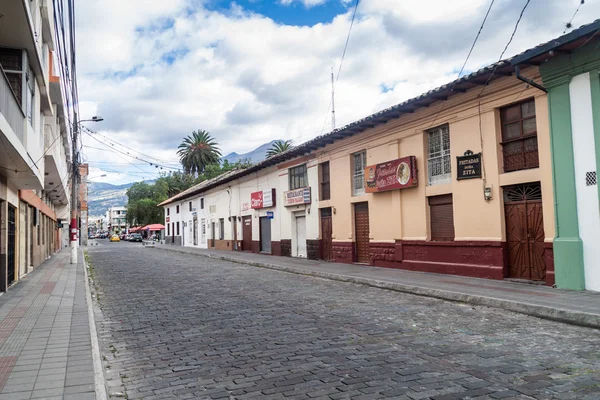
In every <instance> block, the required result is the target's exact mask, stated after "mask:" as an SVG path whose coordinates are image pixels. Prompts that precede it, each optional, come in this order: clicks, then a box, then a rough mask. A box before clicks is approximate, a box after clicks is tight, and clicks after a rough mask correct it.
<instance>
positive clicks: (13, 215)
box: [6, 205, 17, 286]
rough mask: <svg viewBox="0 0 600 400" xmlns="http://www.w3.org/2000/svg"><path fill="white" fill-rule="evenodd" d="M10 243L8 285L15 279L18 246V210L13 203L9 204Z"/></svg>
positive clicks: (7, 255)
mask: <svg viewBox="0 0 600 400" xmlns="http://www.w3.org/2000/svg"><path fill="white" fill-rule="evenodd" d="M7 228H8V232H7V233H8V237H7V239H8V244H7V248H6V261H7V262H6V266H7V280H6V286H8V285H10V284H11V283H13V282H14V281H15V268H16V266H17V265H16V262H15V261H16V260H15V251H16V249H15V247H16V212H15V208H14V207H13V206H11V205H9V206H8V227H7Z"/></svg>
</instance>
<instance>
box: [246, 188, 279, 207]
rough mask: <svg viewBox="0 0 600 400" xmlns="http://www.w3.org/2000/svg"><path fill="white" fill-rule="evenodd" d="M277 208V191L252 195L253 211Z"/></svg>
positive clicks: (253, 193) (251, 204)
mask: <svg viewBox="0 0 600 400" xmlns="http://www.w3.org/2000/svg"><path fill="white" fill-rule="evenodd" d="M274 206H275V189H271V190H262V191H260V192H252V193H250V207H251V208H253V209H259V208H267V207H274Z"/></svg>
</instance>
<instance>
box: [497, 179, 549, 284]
mask: <svg viewBox="0 0 600 400" xmlns="http://www.w3.org/2000/svg"><path fill="white" fill-rule="evenodd" d="M504 214H505V221H506V247H507V256H508V275H509V277H510V278H516V279H526V280H530V281H542V280H544V279H545V278H546V263H545V261H544V252H545V248H544V237H545V235H544V218H543V212H542V189H541V187H540V184H539V183H530V184H525V185H515V186H510V187H506V188H504Z"/></svg>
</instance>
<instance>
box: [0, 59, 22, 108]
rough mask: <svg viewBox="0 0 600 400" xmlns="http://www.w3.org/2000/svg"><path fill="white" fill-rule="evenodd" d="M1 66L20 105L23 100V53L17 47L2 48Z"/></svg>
mask: <svg viewBox="0 0 600 400" xmlns="http://www.w3.org/2000/svg"><path fill="white" fill-rule="evenodd" d="M0 66H1V67H2V69H3V70H4V74H5V75H6V78H7V79H8V83H9V84H10V87H11V89H12V91H13V94H14V95H15V98H16V100H17V102H18V103H19V105H21V104H22V102H23V53H22V51H21V50H17V49H0Z"/></svg>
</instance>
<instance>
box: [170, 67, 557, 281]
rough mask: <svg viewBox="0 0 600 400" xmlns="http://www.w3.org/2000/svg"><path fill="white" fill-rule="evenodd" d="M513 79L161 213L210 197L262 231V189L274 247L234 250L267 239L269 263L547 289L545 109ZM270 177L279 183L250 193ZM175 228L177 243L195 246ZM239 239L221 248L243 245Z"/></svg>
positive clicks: (440, 94) (293, 155)
mask: <svg viewBox="0 0 600 400" xmlns="http://www.w3.org/2000/svg"><path fill="white" fill-rule="evenodd" d="M520 67H521V69H522V70H523V76H521V75H518V76H517V74H516V73H515V70H514V68H515V67H514V66H512V65H511V63H510V61H509V60H505V61H501V62H499V63H497V64H494V65H491V66H488V67H486V68H483V69H481V70H479V71H477V72H474V73H472V74H470V75H468V76H465V77H461V78H459V79H457V80H456V81H454V82H451V83H449V84H447V85H444V86H441V87H439V88H437V89H434V90H432V91H430V92H427V93H425V94H423V95H421V96H418V97H416V98H414V99H411V100H408V101H405V102H403V103H401V104H398V105H396V106H393V107H390V108H389V109H386V110H383V111H380V112H378V113H376V114H374V115H371V116H369V117H366V118H363V119H361V120H359V121H357V122H354V123H352V124H349V125H347V126H345V127H343V128H341V129H338V130H335V131H333V132H332V133H330V134H327V135H323V136H320V137H318V138H316V139H313V140H311V141H309V142H307V143H304V144H302V145H299V146H296V147H295V148H293V149H292V150H290V151H287V152H285V153H282V154H279V155H277V156H274V157H271V158H269V159H267V160H265V161H263V162H261V163H259V164H257V165H255V166H252V167H251V168H248V169H246V170H242V171H239V172H234V173H231V174H227V175H224V176H223V177H219V178H216V179H215V180H214V181H211V182H210V184H200V185H198V186H197V187H194V188H191V189H189V190H188V191H185V192H183V193H181V194H179V195H177V196H174V197H173V198H171V199H169V200H167V201H165V202H164V203H162V204H161V206H164V207H165V208H169V207H171V208H173V207H176V209H179V208H180V207H184V209H185V207H186V205H187V203H186V202H190V204H189V208H190V210H192V209H193V204H192V201H197V200H198V201H201V200H200V199H201V198H202V197H203V196H206V197H207V198H214V202H215V204H213V206H212V207H214V208H215V210H218V209H221V210H229V213H230V214H231V213H233V215H246V214H248V216H247V217H244V218H250V221H251V220H252V217H251V216H252V215H253V216H254V218H255V219H256V220H257V221H256V223H258V222H259V221H258V220H259V218H263V217H264V216H263V215H262V214H261V210H258V211H257V210H251V209H250V207H246V208H244V207H242V205H243V204H246V203H245V202H249V201H250V200H251V194H250V193H242V192H244V190H243V188H244V187H246V186H248V187H252V188H254V189H253V190H255V191H257V190H263V191H264V190H268V191H269V192H271V191H272V193H276V198H277V201H275V202H274V204H273V205H272V206H271V208H270V209H269V210H270V218H272V221H271V222H270V223H269V226H270V228H269V229H268V232H269V237H268V238H267V239H264V238H262V234H261V232H262V229H260V230H259V229H252V230H250V229H247V231H248V232H247V233H248V234H247V235H246V234H245V233H244V235H243V236H244V240H246V236H247V240H248V244H247V245H241V246H238V247H237V249H242V250H251V251H255V252H258V251H259V249H262V248H263V247H264V246H262V245H261V243H262V242H263V241H268V242H269V243H268V246H267V248H268V249H271V250H270V251H269V253H271V254H274V255H284V256H285V255H287V256H293V257H307V258H309V259H317V258H320V259H325V260H331V261H336V262H347V263H364V264H367V265H375V266H383V267H391V268H402V269H410V270H418V271H428V272H439V273H448V274H458V275H468V276H477V277H485V278H493V279H503V278H515V279H523V280H528V281H541V282H545V283H546V284H549V285H552V284H553V283H554V268H553V251H552V240H553V238H554V209H553V204H554V203H553V189H552V173H551V157H550V134H549V124H548V104H547V97H546V93H545V92H544V91H543V90H541V89H539V88H536V86H537V85H536V82H535V81H537V82H539V72H538V68H537V67H534V66H530V65H522V66H520ZM542 89H543V88H542ZM274 166H275V167H276V171H278V172H276V175H277V176H278V177H279V179H276V178H275V175H274V176H273V178H272V179H271V180H268V179H267V181H266V184H265V185H262V186H261V187H260V188H259V187H258V186H259V185H258V183H256V184H252V185H250V183H249V182H247V181H248V179H254V178H252V177H253V176H254V175H252V174H258V173H259V171H260V173H266V172H265V171H267V169H268V170H269V171H271V170H273V167H274ZM273 173H274V174H275V172H273ZM249 185H250V186H249ZM260 193H261V192H259V194H260ZM254 194H255V193H252V195H254ZM290 196H292V200H290ZM211 201H212V200H211ZM219 202H225V203H223V204H218V203H219ZM201 208H202V207H201ZM232 210H233V211H232ZM217 213H218V212H217V211H215V215H216V214H217ZM244 213H246V214H244ZM165 214H166V215H169V213H168V210H166V212H165ZM211 215H212V214H211ZM169 218H171V217H169ZM173 218H175V216H174V217H173ZM207 218H210V217H207ZM215 218H216V217H215ZM221 218H222V221H225V219H224V218H225V216H223V217H221ZM188 219H191V218H188ZM213 219H214V218H213ZM230 220H232V221H235V217H231V215H229V216H227V221H230ZM207 221H208V220H207ZM239 221H241V218H238V221H237V222H236V224H238V225H239V224H240V222H239ZM169 222H170V221H169V220H167V221H166V223H167V226H168V224H169ZM213 222H214V221H213ZM263 222H264V221H263ZM171 224H172V225H173V222H172V221H171ZM183 224H184V226H185V222H183ZM188 225H189V226H192V225H191V222H189V223H188ZM225 225H227V224H225ZM253 225H255V224H253ZM248 226H252V225H248ZM261 226H262V225H261ZM271 226H272V228H271ZM171 228H172V229H173V230H172V234H173V238H172V239H173V240H172V242H173V243H182V244H183V245H196V244H191V243H189V244H188V243H187V242H186V241H182V240H179V241H177V240H176V238H175V236H179V232H177V233H175V225H173V226H172V227H171ZM235 228H237V229H232V230H231V232H233V233H232V234H230V232H229V231H228V230H227V228H226V227H225V229H221V230H219V232H221V231H223V232H224V233H223V234H220V236H222V237H221V239H223V240H231V239H232V238H233V240H235V238H236V237H237V238H239V237H240V236H237V235H236V233H237V232H242V231H243V230H244V229H243V227H241V226H237V225H235ZM202 229H206V227H203V228H202ZM213 230H214V229H213ZM271 230H273V232H275V234H274V236H273V237H271V236H270V232H271ZM209 236H210V235H209ZM215 236H216V231H215V232H213V233H212V236H210V237H215ZM230 236H231V237H230ZM250 242H252V243H255V245H253V246H251V245H250ZM194 243H195V242H194ZM198 246H200V245H198ZM200 247H201V246H200ZM260 251H261V252H264V251H263V250H260Z"/></svg>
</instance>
